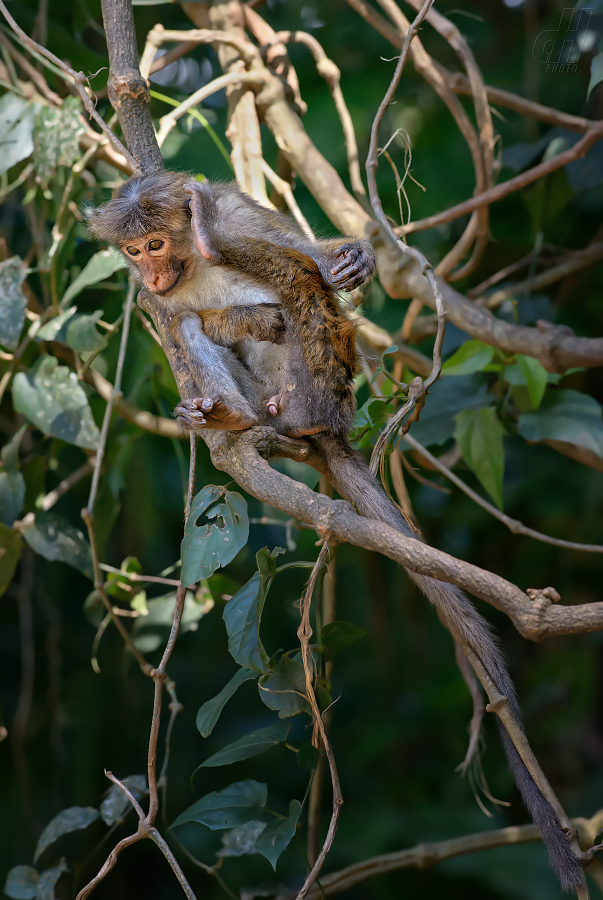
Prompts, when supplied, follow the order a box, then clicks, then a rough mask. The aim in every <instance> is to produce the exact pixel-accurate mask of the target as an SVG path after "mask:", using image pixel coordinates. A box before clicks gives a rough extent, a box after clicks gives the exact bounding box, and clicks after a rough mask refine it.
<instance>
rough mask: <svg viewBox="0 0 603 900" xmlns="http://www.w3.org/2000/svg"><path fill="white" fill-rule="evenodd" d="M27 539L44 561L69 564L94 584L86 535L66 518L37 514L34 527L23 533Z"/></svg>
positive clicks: (47, 513)
mask: <svg viewBox="0 0 603 900" xmlns="http://www.w3.org/2000/svg"><path fill="white" fill-rule="evenodd" d="M23 537H24V538H25V540H26V541H27V543H28V544H29V546H30V547H31V549H32V550H35V552H36V553H39V554H40V556H43V557H44V559H49V560H51V561H58V562H64V563H67V564H68V565H70V566H73V568H74V569H79V571H80V572H82V573H83V574H84V575H87V576H88V578H90V579H91V580H92V579H93V578H94V575H93V572H92V555H91V553H90V544H89V543H88V541H87V540H86V538H85V537H84V535H83V534H82V532H81V531H80V530H79V529H78V528H74V527H73V525H71V524H70V522H68V521H67V519H64V518H63V517H62V516H57V515H56V513H49V512H46V513H45V512H41V513H36V518H35V522H34V524H33V525H30V526H29V527H28V528H25V529H24V530H23Z"/></svg>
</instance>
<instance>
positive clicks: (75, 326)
mask: <svg viewBox="0 0 603 900" xmlns="http://www.w3.org/2000/svg"><path fill="white" fill-rule="evenodd" d="M102 314H103V311H102V309H97V310H96V312H93V313H92V315H89V316H84V315H80V314H79V313H77V311H76V308H75V306H72V307H71V309H68V310H66V311H65V312H64V313H61V314H60V315H58V316H56V317H55V318H54V319H51V320H50V322H47V323H46V325H42V327H41V328H40V329H39V330H38V331H37V332H36V336H35V337H36V340H37V341H59V342H60V343H61V344H66V345H67V346H68V347H71V349H72V350H75V351H76V353H95V352H96V351H97V350H103V349H104V348H105V347H106V346H107V337H106V335H104V334H100V333H99V332H98V331H97V330H96V323H97V322H98V320H99V319H100V318H101V316H102Z"/></svg>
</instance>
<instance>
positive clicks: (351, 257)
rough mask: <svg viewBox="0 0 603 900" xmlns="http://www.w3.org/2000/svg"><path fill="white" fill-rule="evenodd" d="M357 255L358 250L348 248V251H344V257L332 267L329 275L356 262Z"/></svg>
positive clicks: (358, 254)
mask: <svg viewBox="0 0 603 900" xmlns="http://www.w3.org/2000/svg"><path fill="white" fill-rule="evenodd" d="M359 257H360V251H359V250H356V249H352V250H350V251H349V252H348V253H346V255H345V258H344V259H342V261H341V262H340V263H339V264H338V265H336V266H333V267H332V269H331V275H337V274H338V273H339V272H342V271H343V270H344V269H347V268H348V267H350V266H352V265H354V264H355V263H357V262H358V259H359Z"/></svg>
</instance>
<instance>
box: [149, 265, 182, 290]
mask: <svg viewBox="0 0 603 900" xmlns="http://www.w3.org/2000/svg"><path fill="white" fill-rule="evenodd" d="M183 275H184V269H181V270H180V271H179V272H178V274H177V275H176V280H175V281H173V282H172V284H171V285H170V286H169V287H168V288H166V289H165V290H164V291H155V293H156V294H157V296H158V297H167V296H168V295H169V294H171V293H172V291H174V290H176V288H177V287H178V285H179V283H180V280H181V278H182V276H183Z"/></svg>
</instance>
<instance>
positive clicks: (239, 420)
mask: <svg viewBox="0 0 603 900" xmlns="http://www.w3.org/2000/svg"><path fill="white" fill-rule="evenodd" d="M174 412H175V413H176V415H177V416H178V422H179V423H180V425H182V427H183V428H187V429H188V430H189V431H206V430H207V429H208V428H213V429H215V430H216V431H244V429H246V428H251V427H252V425H256V424H257V422H256V421H255V420H254V418H253V417H252V416H251V415H250V414H248V413H246V412H244V411H243V410H241V409H236V408H235V407H232V406H229V405H228V404H227V403H226V402H225V401H224V400H220V399H219V398H215V397H195V398H194V399H193V400H183V401H182V402H181V403H180V405H179V406H177V407H176V409H175V410H174Z"/></svg>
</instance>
